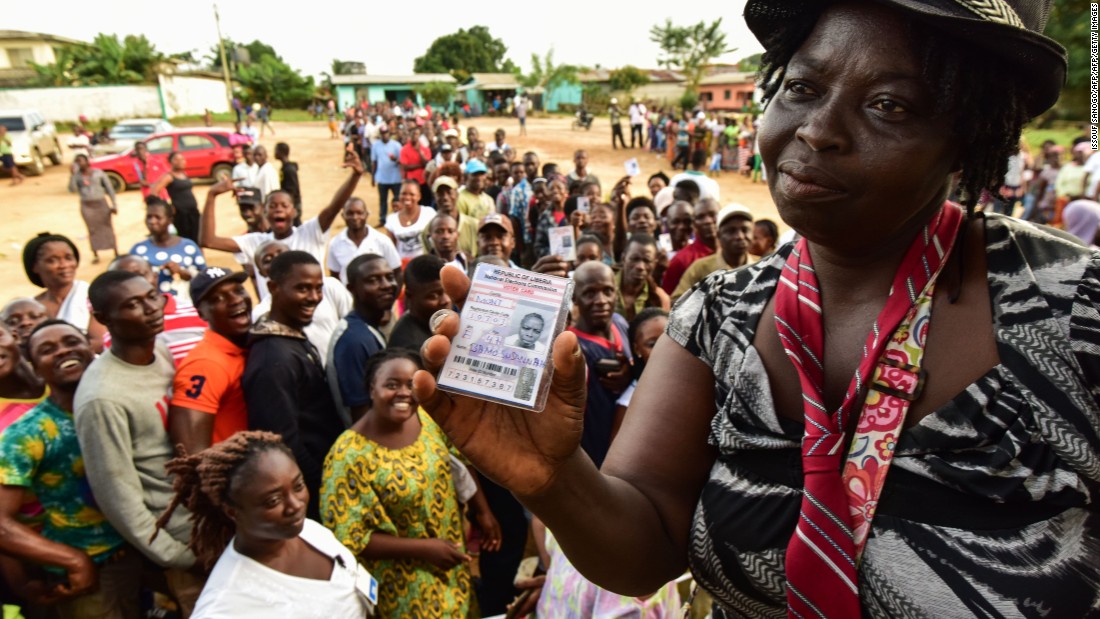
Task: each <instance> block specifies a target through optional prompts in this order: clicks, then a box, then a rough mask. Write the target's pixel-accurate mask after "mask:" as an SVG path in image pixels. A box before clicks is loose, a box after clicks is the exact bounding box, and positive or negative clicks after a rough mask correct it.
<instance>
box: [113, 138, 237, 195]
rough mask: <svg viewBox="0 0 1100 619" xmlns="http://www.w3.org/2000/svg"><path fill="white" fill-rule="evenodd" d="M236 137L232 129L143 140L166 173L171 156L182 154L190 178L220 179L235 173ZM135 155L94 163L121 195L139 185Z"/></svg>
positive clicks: (124, 154) (118, 155) (131, 150)
mask: <svg viewBox="0 0 1100 619" xmlns="http://www.w3.org/2000/svg"><path fill="white" fill-rule="evenodd" d="M232 134H233V132H232V131H230V130H228V129H208V128H205V127H203V128H195V129H176V130H173V131H166V132H164V133H156V134H153V135H151V136H149V137H147V138H145V139H144V140H142V141H143V142H145V145H146V146H148V147H149V156H150V158H157V159H160V161H161V162H162V163H163V164H164V169H165V170H167V169H168V164H167V159H168V155H169V154H170V153H171V152H172V151H180V152H181V153H183V154H184V159H185V160H186V161H187V168H186V172H187V176H190V177H191V178H218V177H221V176H224V175H228V174H231V173H232V172H233V164H234V161H233V149H232V148H231V147H230V146H229V136H230V135H232ZM133 152H134V149H132V148H130V149H127V150H125V151H123V152H121V153H119V154H117V155H107V156H105V157H96V158H94V159H92V160H91V164H92V167H93V168H98V169H100V170H103V171H104V172H106V173H107V178H109V179H111V184H112V185H114V188H115V191H116V192H120V193H121V192H123V191H125V190H126V189H127V188H128V187H132V186H134V187H136V186H137V185H138V184H139V181H138V175H137V170H135V169H134V159H133ZM154 180H155V179H154Z"/></svg>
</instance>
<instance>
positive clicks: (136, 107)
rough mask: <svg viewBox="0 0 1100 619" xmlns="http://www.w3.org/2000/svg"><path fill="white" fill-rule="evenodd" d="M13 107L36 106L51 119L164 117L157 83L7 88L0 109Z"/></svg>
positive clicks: (0, 97)
mask: <svg viewBox="0 0 1100 619" xmlns="http://www.w3.org/2000/svg"><path fill="white" fill-rule="evenodd" d="M9 108H30V109H36V110H38V111H39V112H41V113H42V115H43V116H45V117H46V119H47V120H51V121H59V120H66V121H75V120H77V119H78V118H79V117H80V115H81V114H83V115H85V116H87V117H88V119H89V120H100V119H104V118H143V117H144V118H148V117H159V116H160V97H158V96H157V87H156V86H86V87H85V86H73V87H64V86H63V87H58V88H5V89H2V90H0V109H9Z"/></svg>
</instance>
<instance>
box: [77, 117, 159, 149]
mask: <svg viewBox="0 0 1100 619" xmlns="http://www.w3.org/2000/svg"><path fill="white" fill-rule="evenodd" d="M173 129H175V127H173V126H172V123H170V122H168V121H167V120H162V119H160V118H135V119H133V120H124V121H122V122H120V123H118V124H117V125H115V126H114V127H111V131H110V132H109V134H108V135H109V137H110V138H111V141H110V142H108V143H106V144H97V145H96V146H95V154H96V155H97V156H98V155H107V154H113V153H121V152H124V151H127V150H129V149H131V148H133V146H134V144H135V143H136V142H139V141H141V140H144V139H145V138H147V137H149V136H151V135H153V134H154V133H164V132H166V131H171V130H173Z"/></svg>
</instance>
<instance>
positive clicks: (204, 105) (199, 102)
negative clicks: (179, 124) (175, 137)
mask: <svg viewBox="0 0 1100 619" xmlns="http://www.w3.org/2000/svg"><path fill="white" fill-rule="evenodd" d="M158 79H159V80H160V87H161V93H162V94H163V95H164V108H165V111H166V112H167V113H168V117H169V118H173V117H175V116H191V115H194V114H202V113H203V112H205V111H206V110H207V109H209V110H210V111H211V112H213V113H215V114H219V113H224V112H228V111H229V100H228V99H227V98H226V96H225V82H223V81H221V80H215V79H210V78H207V77H191V76H186V75H161V76H159V78H158ZM156 115H157V116H159V115H160V114H159V113H158V114H156Z"/></svg>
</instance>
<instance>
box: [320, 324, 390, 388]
mask: <svg viewBox="0 0 1100 619" xmlns="http://www.w3.org/2000/svg"><path fill="white" fill-rule="evenodd" d="M344 320H345V321H346V322H347V325H348V327H347V329H345V330H344V332H343V333H342V334H341V335H340V339H338V340H336V344H335V346H334V347H333V350H332V360H331V363H332V364H333V366H334V367H335V369H336V379H337V382H338V383H339V385H340V398H341V399H342V400H343V402H344V406H346V407H348V408H352V407H356V406H366V405H368V404H370V389H368V388H367V383H366V379H365V376H366V373H365V372H364V370H365V369H366V367H367V360H368V359H370V358H371V355H374V354H375V353H377V352H380V351H381V350H382V349H383V348H385V347H386V343H385V342H383V341H379V339H378V337H376V336H375V335H374V333H372V332H371V329H370V327H369V326H368V325H367V323H366V321H364V320H363V318H362V317H360V316H359V314H357V313H355V311H352V312H350V313H349V314H348V315H347V316H345V317H344Z"/></svg>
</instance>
